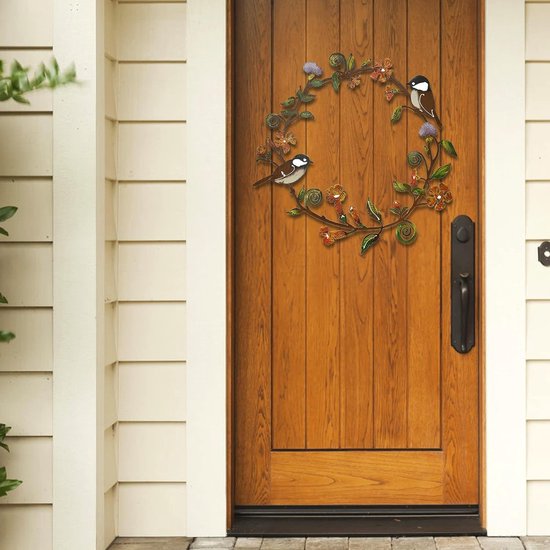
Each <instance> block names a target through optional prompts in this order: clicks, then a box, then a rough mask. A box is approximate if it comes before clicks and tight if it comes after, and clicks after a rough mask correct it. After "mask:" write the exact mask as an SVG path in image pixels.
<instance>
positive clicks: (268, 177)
mask: <svg viewBox="0 0 550 550" xmlns="http://www.w3.org/2000/svg"><path fill="white" fill-rule="evenodd" d="M270 179H271V174H270V175H269V176H266V177H265V178H262V179H261V180H258V181H257V182H256V183H254V184H253V187H259V186H260V185H263V184H264V183H267V182H268V181H269V180H270Z"/></svg>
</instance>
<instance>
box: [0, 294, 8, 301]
mask: <svg viewBox="0 0 550 550" xmlns="http://www.w3.org/2000/svg"><path fill="white" fill-rule="evenodd" d="M7 303H8V299H7V298H6V297H5V296H4V295H3V294H2V293H1V292H0V304H7Z"/></svg>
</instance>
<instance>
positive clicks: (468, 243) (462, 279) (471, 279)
mask: <svg viewBox="0 0 550 550" xmlns="http://www.w3.org/2000/svg"><path fill="white" fill-rule="evenodd" d="M474 274H475V225H474V222H473V221H472V220H471V219H470V218H469V217H468V216H458V217H456V218H455V219H454V220H453V223H452V224H451V344H452V346H453V348H454V349H455V350H456V351H457V352H458V353H468V352H469V351H470V350H471V349H472V348H473V347H474V345H475V275H474Z"/></svg>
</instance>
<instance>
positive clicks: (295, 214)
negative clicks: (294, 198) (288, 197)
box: [287, 208, 302, 218]
mask: <svg viewBox="0 0 550 550" xmlns="http://www.w3.org/2000/svg"><path fill="white" fill-rule="evenodd" d="M287 214H288V215H289V216H292V217H293V218H297V217H298V216H301V215H302V211H301V210H300V209H299V208H293V209H292V210H289V211H288V212H287Z"/></svg>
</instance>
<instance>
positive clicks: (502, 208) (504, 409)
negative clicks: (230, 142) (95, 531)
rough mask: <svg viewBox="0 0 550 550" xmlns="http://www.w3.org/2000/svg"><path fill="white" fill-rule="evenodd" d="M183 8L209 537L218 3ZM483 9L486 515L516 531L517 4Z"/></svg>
mask: <svg viewBox="0 0 550 550" xmlns="http://www.w3.org/2000/svg"><path fill="white" fill-rule="evenodd" d="M187 10H188V29H187V40H188V59H189V61H188V67H189V71H188V72H189V75H192V78H190V79H189V84H188V86H189V96H188V101H189V108H188V113H189V117H188V136H189V139H188V174H189V177H188V215H187V223H188V245H187V246H188V315H189V321H190V323H189V327H188V390H187V391H188V431H187V448H188V493H187V510H188V516H187V529H188V534H189V535H191V536H201V535H211V536H212V535H223V534H224V533H225V527H226V466H227V465H226V330H225V328H226V327H225V320H226V257H225V247H226V202H225V199H226V193H225V181H226V179H225V178H226V173H225V171H226V158H225V155H226V142H225V140H226V125H225V113H226V111H225V97H226V95H225V92H226V86H225V76H224V75H225V70H224V69H225V64H226V63H225V62H226V59H225V58H226V28H225V24H226V2H225V1H224V0H209V1H208V2H205V1H204V0H189V1H188V5H187ZM485 13H486V30H485V42H486V44H485V79H486V83H485V136H486V144H485V171H486V174H485V204H486V212H485V218H486V222H485V223H486V225H485V243H486V252H485V281H486V284H485V287H486V288H485V297H484V299H485V307H486V323H485V341H486V388H487V390H486V412H485V414H486V433H487V438H486V520H487V521H486V523H487V528H488V531H489V534H490V535H524V534H525V533H526V476H525V468H526V458H525V454H526V433H525V401H526V396H525V328H526V325H525V268H524V265H525V261H524V258H525V253H524V252H525V231H524V227H525V223H524V221H525V220H524V217H525V215H524V210H525V209H524V204H523V202H524V195H525V193H524V186H525V176H524V173H525V170H524V164H525V155H524V151H525V106H524V105H525V101H524V96H525V81H524V66H525V62H524V48H525V30H524V22H525V5H524V2H523V0H508V1H507V2H502V0H486V12H485ZM205 95H208V96H209V99H208V103H207V106H205V108H201V109H200V110H199V109H198V108H197V106H199V105H204V97H205ZM511 153H513V159H514V162H511V159H510V154H511ZM503 212H514V216H513V217H512V216H505V215H502V213H503ZM205 214H207V219H208V230H205V229H204V221H205V218H204V216H205Z"/></svg>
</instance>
